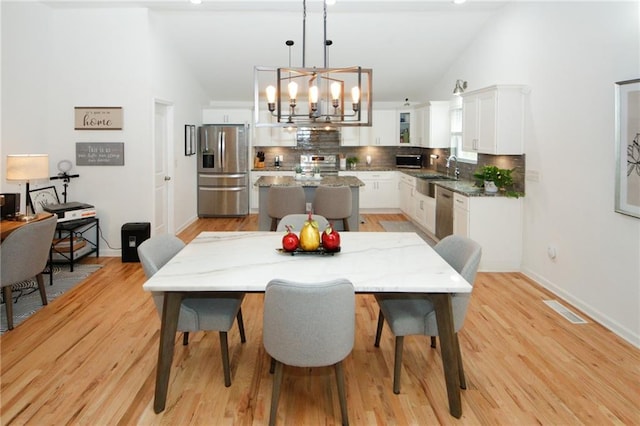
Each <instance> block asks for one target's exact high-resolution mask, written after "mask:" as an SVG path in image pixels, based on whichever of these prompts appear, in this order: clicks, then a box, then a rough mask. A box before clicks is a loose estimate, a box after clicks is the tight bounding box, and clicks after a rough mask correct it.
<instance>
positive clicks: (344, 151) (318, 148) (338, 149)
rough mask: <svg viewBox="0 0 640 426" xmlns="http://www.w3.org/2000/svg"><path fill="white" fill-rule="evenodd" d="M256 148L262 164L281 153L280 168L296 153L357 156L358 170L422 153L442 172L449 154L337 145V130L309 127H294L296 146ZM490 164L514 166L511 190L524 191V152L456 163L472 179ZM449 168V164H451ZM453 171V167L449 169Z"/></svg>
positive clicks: (291, 165)
mask: <svg viewBox="0 0 640 426" xmlns="http://www.w3.org/2000/svg"><path fill="white" fill-rule="evenodd" d="M257 151H262V152H264V153H265V166H266V167H273V166H274V165H275V157H276V155H279V156H282V164H281V165H280V169H281V170H293V168H294V167H295V165H296V164H298V163H299V161H300V155H309V154H313V155H329V154H333V155H343V156H344V157H358V159H359V164H358V168H359V169H361V170H362V169H364V168H365V158H366V156H367V155H369V156H371V160H372V163H371V167H374V168H395V164H396V162H395V158H396V155H397V154H422V158H423V167H425V168H429V169H435V170H437V171H438V172H441V173H446V171H447V169H446V167H445V165H446V162H447V157H448V156H449V155H450V153H451V150H449V149H432V148H421V147H407V146H341V145H340V131H339V130H313V129H298V132H297V145H296V146H292V147H275V146H264V147H254V148H253V156H254V157H255V154H256V152H257ZM432 154H435V155H438V157H439V158H438V159H436V160H434V163H435V164H434V165H433V166H432V165H430V164H429V160H430V155H432ZM486 164H494V165H496V166H498V167H500V168H503V169H515V171H514V174H513V176H514V181H515V189H516V190H517V191H522V192H524V189H525V185H524V176H525V156H524V155H488V154H478V163H477V164H473V163H467V162H463V161H459V162H458V168H459V169H460V178H461V179H468V180H473V173H474V172H475V171H476V170H477V169H478V168H479V167H481V166H484V165H486ZM451 167H453V163H452V164H451ZM450 173H453V169H451V170H450Z"/></svg>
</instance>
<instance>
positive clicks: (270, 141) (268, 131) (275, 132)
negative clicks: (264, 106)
mask: <svg viewBox="0 0 640 426" xmlns="http://www.w3.org/2000/svg"><path fill="white" fill-rule="evenodd" d="M272 121H275V118H274V117H272V116H271V113H270V112H269V111H262V112H260V122H261V123H271V122H272ZM296 136H297V130H296V129H295V128H291V129H289V128H287V127H258V126H254V127H253V146H296V143H297V140H296Z"/></svg>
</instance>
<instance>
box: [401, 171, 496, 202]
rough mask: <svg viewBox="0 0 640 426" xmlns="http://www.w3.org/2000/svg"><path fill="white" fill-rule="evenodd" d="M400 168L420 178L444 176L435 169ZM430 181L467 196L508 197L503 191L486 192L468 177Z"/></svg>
mask: <svg viewBox="0 0 640 426" xmlns="http://www.w3.org/2000/svg"><path fill="white" fill-rule="evenodd" d="M398 170H400V171H401V172H403V173H405V174H407V175H409V176H413V177H416V178H419V177H420V176H424V175H430V176H433V175H436V176H444V174H443V173H442V172H439V171H437V170H434V169H398ZM430 182H433V183H434V184H435V185H437V186H439V187H441V188H445V189H448V190H451V191H453V192H457V193H459V194H462V195H465V196H467V197H506V195H505V194H504V193H503V192H498V193H486V192H484V188H481V187H478V186H476V184H475V181H473V180H467V179H458V180H451V179H446V178H445V179H444V180H437V179H432V180H430Z"/></svg>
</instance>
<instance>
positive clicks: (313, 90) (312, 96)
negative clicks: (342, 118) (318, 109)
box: [309, 86, 318, 104]
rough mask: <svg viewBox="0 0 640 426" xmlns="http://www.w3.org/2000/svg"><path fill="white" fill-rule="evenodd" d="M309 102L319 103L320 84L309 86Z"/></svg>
mask: <svg viewBox="0 0 640 426" xmlns="http://www.w3.org/2000/svg"><path fill="white" fill-rule="evenodd" d="M309 102H311V103H312V104H317V103H318V86H311V87H309Z"/></svg>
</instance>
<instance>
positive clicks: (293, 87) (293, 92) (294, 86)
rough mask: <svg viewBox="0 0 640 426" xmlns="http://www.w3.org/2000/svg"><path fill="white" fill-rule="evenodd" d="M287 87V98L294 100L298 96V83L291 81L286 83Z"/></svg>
mask: <svg viewBox="0 0 640 426" xmlns="http://www.w3.org/2000/svg"><path fill="white" fill-rule="evenodd" d="M287 87H288V88H289V99H290V100H292V101H294V103H295V100H296V98H297V96H298V83H296V82H295V81H292V82H290V83H289V84H288V86H287Z"/></svg>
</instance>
